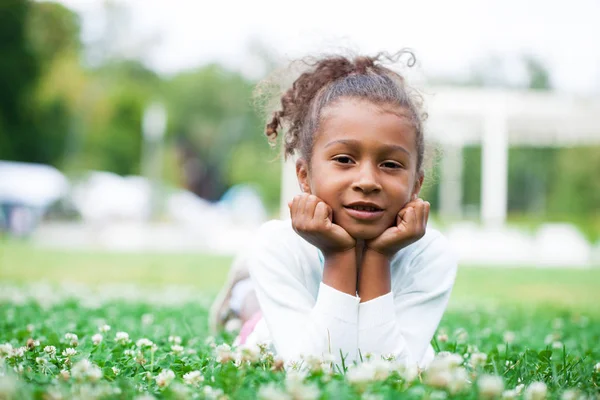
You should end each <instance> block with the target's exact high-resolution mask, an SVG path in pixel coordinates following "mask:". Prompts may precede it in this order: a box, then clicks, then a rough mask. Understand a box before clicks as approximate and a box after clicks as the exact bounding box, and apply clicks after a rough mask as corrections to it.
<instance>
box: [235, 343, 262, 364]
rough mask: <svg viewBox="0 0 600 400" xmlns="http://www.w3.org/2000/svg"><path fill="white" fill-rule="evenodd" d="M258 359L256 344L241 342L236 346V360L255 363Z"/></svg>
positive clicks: (258, 350)
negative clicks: (241, 343)
mask: <svg viewBox="0 0 600 400" xmlns="http://www.w3.org/2000/svg"><path fill="white" fill-rule="evenodd" d="M259 360H260V348H259V347H258V346H257V345H247V344H243V345H241V346H239V347H238V348H237V352H236V361H239V362H248V363H255V362H258V361H259Z"/></svg>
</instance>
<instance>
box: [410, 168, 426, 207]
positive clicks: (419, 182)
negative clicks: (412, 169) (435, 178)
mask: <svg viewBox="0 0 600 400" xmlns="http://www.w3.org/2000/svg"><path fill="white" fill-rule="evenodd" d="M424 178H425V176H424V174H419V175H418V178H417V180H415V186H414V187H413V192H412V197H411V201H412V200H416V199H417V198H418V197H419V193H420V192H421V187H423V179H424Z"/></svg>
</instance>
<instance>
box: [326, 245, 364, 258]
mask: <svg viewBox="0 0 600 400" xmlns="http://www.w3.org/2000/svg"><path fill="white" fill-rule="evenodd" d="M320 250H321V253H323V257H324V258H325V259H326V260H327V259H328V258H346V257H348V255H349V254H352V255H353V256H355V255H356V247H348V248H346V249H339V250H324V249H320Z"/></svg>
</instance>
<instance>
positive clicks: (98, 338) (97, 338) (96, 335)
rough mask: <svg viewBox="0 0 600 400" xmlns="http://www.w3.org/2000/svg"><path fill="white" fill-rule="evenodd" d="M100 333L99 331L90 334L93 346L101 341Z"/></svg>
mask: <svg viewBox="0 0 600 400" xmlns="http://www.w3.org/2000/svg"><path fill="white" fill-rule="evenodd" d="M102 339H103V338H102V335H101V334H99V333H96V334H95V335H93V336H92V343H94V345H95V346H98V345H99V344H100V343H101V342H102Z"/></svg>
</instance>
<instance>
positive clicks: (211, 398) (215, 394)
mask: <svg viewBox="0 0 600 400" xmlns="http://www.w3.org/2000/svg"><path fill="white" fill-rule="evenodd" d="M202 394H203V395H204V397H205V398H206V400H217V399H218V398H220V397H221V396H223V390H221V389H214V388H213V387H212V386H204V388H202Z"/></svg>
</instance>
